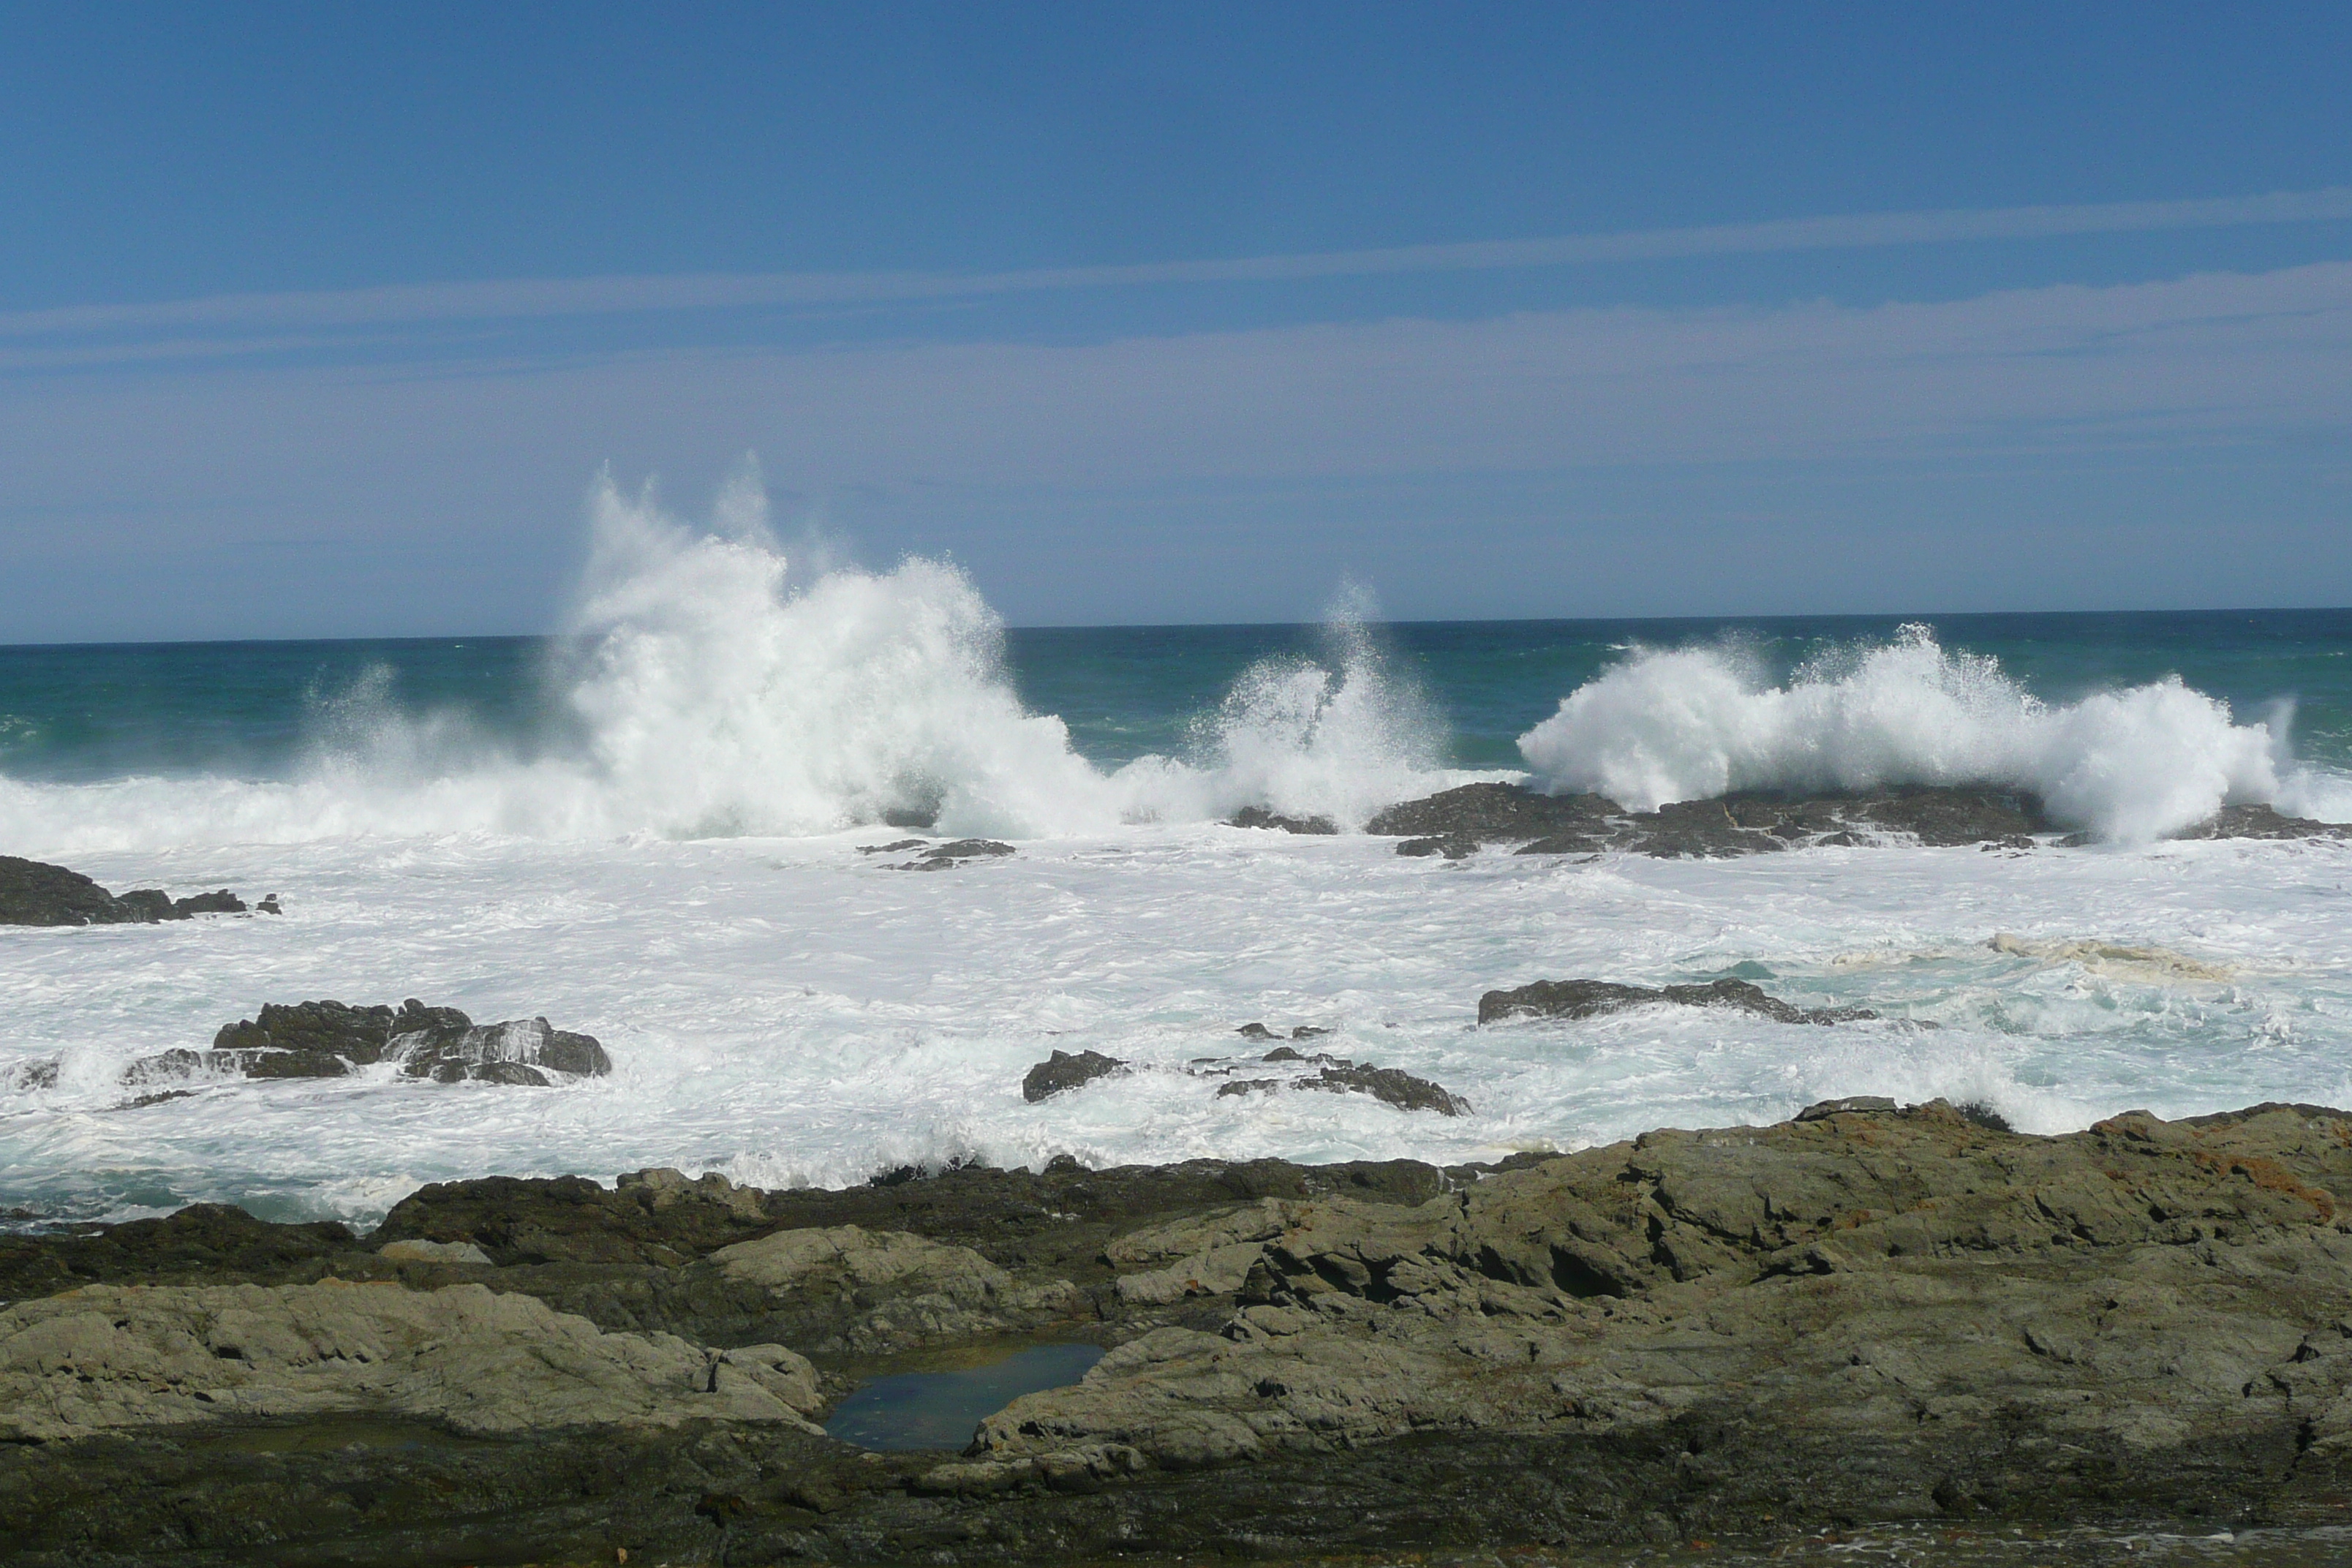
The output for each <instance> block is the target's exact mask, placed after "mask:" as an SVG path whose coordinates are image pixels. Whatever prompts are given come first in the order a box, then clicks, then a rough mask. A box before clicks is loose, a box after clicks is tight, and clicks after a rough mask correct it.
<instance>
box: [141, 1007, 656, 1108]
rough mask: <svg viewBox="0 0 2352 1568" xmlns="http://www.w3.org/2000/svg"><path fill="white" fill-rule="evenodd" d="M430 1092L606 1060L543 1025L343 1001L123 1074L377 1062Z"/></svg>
mask: <svg viewBox="0 0 2352 1568" xmlns="http://www.w3.org/2000/svg"><path fill="white" fill-rule="evenodd" d="M383 1061H392V1062H396V1063H398V1064H399V1068H400V1070H401V1072H402V1073H403V1074H404V1076H406V1077H409V1078H429V1079H433V1080H434V1081H435V1082H436V1083H460V1082H463V1081H465V1080H467V1079H479V1080H481V1081H483V1082H487V1083H503V1084H519V1085H524V1086H528V1087H533V1088H545V1087H547V1086H548V1085H549V1084H550V1083H551V1081H553V1080H552V1079H550V1078H549V1076H548V1075H549V1074H550V1073H558V1074H562V1075H565V1076H568V1077H573V1078H591V1077H600V1076H602V1075H604V1074H605V1073H609V1072H610V1071H612V1070H613V1062H612V1058H610V1057H609V1056H607V1055H606V1054H605V1052H604V1047H603V1045H601V1044H600V1043H598V1041H597V1040H596V1039H595V1037H593V1036H590V1035H578V1034H572V1033H570V1032H568V1031H566V1030H562V1029H557V1028H553V1027H551V1026H549V1024H548V1022H547V1020H546V1019H545V1018H527V1019H515V1020H510V1021H509V1022H507V1023H503V1024H479V1025H478V1024H476V1023H474V1022H473V1020H472V1019H470V1018H468V1017H467V1016H466V1015H465V1014H463V1013H461V1012H459V1011H458V1010H457V1008H455V1007H427V1006H426V1005H425V1004H424V1003H422V1002H419V1001H416V1000H415V998H413V997H412V998H411V999H410V1000H408V1001H406V1002H404V1003H402V1004H401V1005H400V1009H399V1011H397V1012H394V1010H393V1009H392V1008H390V1007H382V1006H376V1007H352V1006H348V1005H345V1004H343V1003H341V1002H333V1001H325V1002H298V1003H294V1004H291V1005H286V1004H280V1003H275V1002H273V1003H270V1004H268V1005H265V1006H264V1007H263V1008H262V1009H261V1013H260V1016H258V1017H256V1018H241V1019H239V1020H238V1021H237V1022H236V1023H234V1024H227V1025H224V1026H222V1028H221V1030H220V1032H219V1033H218V1034H217V1035H215V1036H214V1037H213V1048H212V1049H211V1050H208V1051H193V1050H186V1049H174V1050H168V1051H163V1052H159V1053H158V1054H156V1055H154V1056H152V1057H142V1058H139V1059H138V1060H137V1061H134V1062H132V1063H131V1065H130V1066H129V1067H128V1068H124V1069H123V1073H122V1082H123V1083H125V1084H127V1085H131V1086H133V1087H137V1086H141V1085H144V1084H151V1083H156V1082H160V1081H163V1080H166V1079H175V1078H191V1077H199V1076H205V1077H209V1076H230V1077H239V1078H250V1079H284V1078H341V1077H342V1076H344V1075H345V1074H347V1073H350V1072H352V1070H353V1069H355V1068H362V1067H369V1066H373V1064H375V1063H377V1062H383Z"/></svg>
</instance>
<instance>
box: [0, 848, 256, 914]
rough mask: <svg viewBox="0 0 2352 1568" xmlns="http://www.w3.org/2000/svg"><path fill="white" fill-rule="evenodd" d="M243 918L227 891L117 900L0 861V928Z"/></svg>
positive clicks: (84, 883)
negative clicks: (198, 917) (202, 917)
mask: <svg viewBox="0 0 2352 1568" xmlns="http://www.w3.org/2000/svg"><path fill="white" fill-rule="evenodd" d="M245 912H246V911H245V902H244V900H241V899H239V898H237V897H236V894H234V893H231V892H230V891H229V890H228V889H226V888H224V889H221V890H220V891H219V892H216V893H198V894H196V895H195V896H194V897H193V898H185V899H174V898H173V897H172V896H171V895H170V894H169V893H166V892H164V891H163V889H159V888H138V889H132V890H131V891H130V892H127V893H124V894H122V895H121V897H119V898H118V897H116V896H115V895H114V894H112V893H110V892H108V891H107V890H106V889H104V888H101V887H100V886H99V885H98V884H97V883H96V882H94V881H92V880H91V879H89V878H88V877H85V876H83V875H82V874H81V873H80V872H79V871H72V870H68V869H67V868H65V867H63V866H51V865H48V864H47V863H46V862H43V861H39V860H26V859H22V858H18V857H16V856H14V855H0V925H20V926H88V925H152V924H154V923H156V922H157V921H184V920H186V919H188V918H189V917H191V916H193V915H208V914H231V915H241V914H243V913H245ZM272 912H273V913H274V912H276V911H275V910H273V911H272Z"/></svg>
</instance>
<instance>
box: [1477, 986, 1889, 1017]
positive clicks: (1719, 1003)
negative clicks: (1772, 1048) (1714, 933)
mask: <svg viewBox="0 0 2352 1568" xmlns="http://www.w3.org/2000/svg"><path fill="white" fill-rule="evenodd" d="M1657 1003H1672V1004H1674V1005H1678V1006H1684V1007H1729V1008H1734V1009H1737V1010H1738V1011H1740V1012H1744V1013H1757V1014H1760V1015H1762V1016H1764V1017H1767V1018H1770V1019H1772V1020H1774V1021H1775V1022H1778V1023H1782V1024H1844V1023H1851V1022H1853V1021H1855V1020H1858V1019H1864V1018H1875V1017H1877V1016H1878V1015H1877V1014H1876V1013H1874V1012H1872V1011H1871V1010H1870V1009H1869V1008H1867V1007H1798V1006H1793V1005H1790V1004H1789V1003H1787V1002H1783V1001H1781V1000H1780V998H1779V997H1777V996H1770V995H1767V994H1765V993H1764V992H1763V991H1762V990H1761V989H1759V987H1757V986H1756V985H1754V984H1750V983H1749V982H1748V981H1745V980H1717V981H1711V982H1709V983H1708V984H1704V985H1667V986H1663V987H1660V988H1657V989H1652V988H1651V987H1649V986H1646V985H1619V984H1613V983H1612V982H1610V981H1606V980H1538V981H1537V982H1535V983H1534V984H1531V985H1522V986H1520V987H1519V988H1518V989H1517V990H1515V991H1489V992H1487V993H1486V994H1485V995H1484V996H1481V997H1480V998H1478V1021H1479V1022H1480V1023H1482V1024H1492V1023H1495V1022H1497V1021H1498V1020H1501V1019H1505V1018H1598V1017H1600V1016H1602V1015H1604V1014H1608V1013H1622V1012H1623V1011H1625V1010H1626V1009H1627V1008H1629V1007H1647V1006H1650V1005H1654V1004H1657Z"/></svg>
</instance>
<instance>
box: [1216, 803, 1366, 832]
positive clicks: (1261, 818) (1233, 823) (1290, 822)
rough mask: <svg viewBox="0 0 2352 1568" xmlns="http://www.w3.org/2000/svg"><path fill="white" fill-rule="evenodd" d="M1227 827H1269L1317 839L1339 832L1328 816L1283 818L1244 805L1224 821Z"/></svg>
mask: <svg viewBox="0 0 2352 1568" xmlns="http://www.w3.org/2000/svg"><path fill="white" fill-rule="evenodd" d="M1225 826H1227V827H1271V828H1276V829H1278V830H1280V831H1281V832H1284V833H1305V834H1311V835H1315V836H1317V837H1323V836H1328V835H1329V834H1334V833H1337V832H1339V824H1338V823H1336V822H1334V821H1332V820H1331V819H1330V818H1329V817H1328V816H1283V815H1282V814H1281V813H1279V812H1275V811H1269V810H1267V809H1266V808H1265V806H1262V805H1245V806H1244V807H1242V808H1241V810H1239V811H1237V812H1235V813H1234V815H1233V816H1229V817H1227V818H1226V819H1225Z"/></svg>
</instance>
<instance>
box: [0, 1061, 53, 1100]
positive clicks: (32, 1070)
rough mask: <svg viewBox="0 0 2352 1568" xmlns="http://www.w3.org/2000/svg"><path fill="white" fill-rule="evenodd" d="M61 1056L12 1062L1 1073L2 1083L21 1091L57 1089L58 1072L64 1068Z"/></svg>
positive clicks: (0, 1082)
mask: <svg viewBox="0 0 2352 1568" xmlns="http://www.w3.org/2000/svg"><path fill="white" fill-rule="evenodd" d="M64 1068H65V1060H64V1058H61V1057H45V1058H38V1059H37V1060H34V1061H28V1062H16V1063H12V1064H11V1065H10V1066H9V1068H8V1069H7V1071H6V1072H5V1073H0V1085H5V1086H6V1087H7V1088H9V1089H15V1090H16V1091H17V1092H19V1093H22V1092H23V1091H25V1090H26V1089H55V1088H57V1087H58V1073H59V1072H61V1071H63V1070H64Z"/></svg>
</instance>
